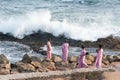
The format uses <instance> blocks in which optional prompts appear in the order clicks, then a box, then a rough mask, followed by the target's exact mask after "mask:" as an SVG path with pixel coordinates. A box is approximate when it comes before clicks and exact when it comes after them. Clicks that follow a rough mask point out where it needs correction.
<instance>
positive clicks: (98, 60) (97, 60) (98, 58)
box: [95, 45, 103, 68]
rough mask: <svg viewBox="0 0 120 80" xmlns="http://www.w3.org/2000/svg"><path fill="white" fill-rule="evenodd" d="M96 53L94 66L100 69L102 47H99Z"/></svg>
mask: <svg viewBox="0 0 120 80" xmlns="http://www.w3.org/2000/svg"><path fill="white" fill-rule="evenodd" d="M96 52H97V58H96V61H95V66H96V67H97V68H100V67H101V63H102V56H103V48H102V45H99V48H98V49H97V50H96Z"/></svg>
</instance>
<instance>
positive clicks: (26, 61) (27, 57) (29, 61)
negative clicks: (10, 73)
mask: <svg viewBox="0 0 120 80" xmlns="http://www.w3.org/2000/svg"><path fill="white" fill-rule="evenodd" d="M22 62H24V63H31V57H30V56H29V55H28V54H25V55H24V56H23V58H22Z"/></svg>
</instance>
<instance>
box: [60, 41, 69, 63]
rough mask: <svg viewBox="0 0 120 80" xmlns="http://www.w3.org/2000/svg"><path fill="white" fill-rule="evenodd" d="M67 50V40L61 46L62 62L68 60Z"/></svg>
mask: <svg viewBox="0 0 120 80" xmlns="http://www.w3.org/2000/svg"><path fill="white" fill-rule="evenodd" d="M68 49H69V43H68V42H67V40H65V42H64V43H63V44H62V61H67V58H68V51H69V50H68Z"/></svg>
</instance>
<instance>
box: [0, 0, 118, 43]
mask: <svg viewBox="0 0 120 80" xmlns="http://www.w3.org/2000/svg"><path fill="white" fill-rule="evenodd" d="M61 1H63V3H62V2H59V0H58V2H57V1H56V0H53V3H54V4H53V3H51V1H49V0H48V1H42V0H40V1H37V0H36V1H33V0H31V1H28V0H26V1H25V2H24V1H21V4H20V2H19V1H15V2H14V0H13V1H4V0H3V1H2V2H1V3H0V5H2V6H1V9H0V12H1V13H0V32H3V33H11V34H13V35H14V36H15V37H18V38H23V37H24V35H28V34H31V33H33V32H35V31H38V30H42V31H43V32H49V33H52V34H53V35H54V36H58V35H61V34H64V35H65V36H66V37H67V38H72V39H76V40H83V41H84V40H91V41H95V40H97V39H98V38H102V37H107V36H109V35H115V36H120V28H119V25H120V18H119V17H120V16H119V13H120V10H119V5H118V4H119V1H118V0H116V1H115V2H113V1H110V0H102V1H100V0H73V1H74V2H75V3H74V2H72V3H64V1H68V2H69V1H72V0H61ZM76 1H77V2H78V1H83V2H84V3H85V5H84V4H83V5H81V4H79V3H76ZM91 1H93V3H94V1H95V3H96V1H97V2H98V3H100V4H97V5H89V4H86V3H90V4H91V3H92V2H91ZM99 1H100V2H99ZM13 2H14V4H13ZM33 2H34V3H33ZM40 2H41V3H40ZM104 2H106V3H104ZM112 2H113V3H114V4H112ZM8 3H9V5H8ZM42 3H43V4H44V5H42ZM101 3H102V4H101ZM103 3H104V4H103ZM110 4H111V5H112V6H110ZM114 5H115V6H114Z"/></svg>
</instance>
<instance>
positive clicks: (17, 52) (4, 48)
mask: <svg viewBox="0 0 120 80" xmlns="http://www.w3.org/2000/svg"><path fill="white" fill-rule="evenodd" d="M0 54H4V55H5V56H6V57H7V58H8V60H10V62H11V63H16V62H18V61H21V60H22V58H23V56H24V55H25V54H28V55H29V56H36V57H39V58H41V60H42V59H43V58H44V56H43V55H40V54H37V53H36V52H34V51H32V50H31V49H30V47H29V46H27V45H24V44H20V43H17V42H10V41H0Z"/></svg>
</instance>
